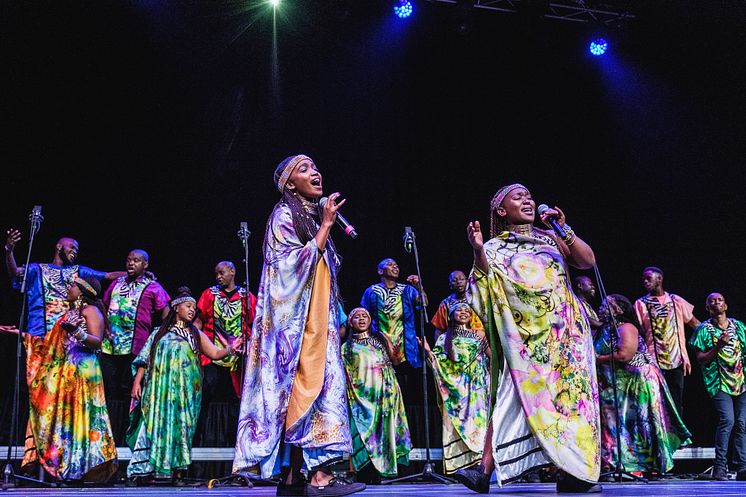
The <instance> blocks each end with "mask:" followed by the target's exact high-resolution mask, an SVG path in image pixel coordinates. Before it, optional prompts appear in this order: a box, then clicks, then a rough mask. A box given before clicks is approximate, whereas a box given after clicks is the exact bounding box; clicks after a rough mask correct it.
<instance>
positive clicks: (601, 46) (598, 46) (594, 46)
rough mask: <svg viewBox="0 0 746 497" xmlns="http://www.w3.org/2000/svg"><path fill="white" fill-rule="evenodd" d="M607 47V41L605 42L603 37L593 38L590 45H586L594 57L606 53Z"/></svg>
mask: <svg viewBox="0 0 746 497" xmlns="http://www.w3.org/2000/svg"><path fill="white" fill-rule="evenodd" d="M608 49H609V42H607V41H606V40H604V39H603V38H596V39H595V40H592V41H591V43H590V45H588V51H589V52H590V53H591V55H593V56H596V57H601V56H602V55H603V54H605V53H606V51H607V50H608Z"/></svg>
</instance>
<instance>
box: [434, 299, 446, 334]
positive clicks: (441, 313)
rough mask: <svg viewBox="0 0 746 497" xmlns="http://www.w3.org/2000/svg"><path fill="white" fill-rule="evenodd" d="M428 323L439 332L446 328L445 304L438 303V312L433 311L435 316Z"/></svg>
mask: <svg viewBox="0 0 746 497" xmlns="http://www.w3.org/2000/svg"><path fill="white" fill-rule="evenodd" d="M430 322H431V323H432V324H433V326H435V327H436V328H437V329H439V330H441V331H443V330H445V329H446V328H448V310H447V309H446V303H445V302H441V303H440V305H439V306H438V310H437V311H435V315H434V316H433V318H432V319H431V320H430Z"/></svg>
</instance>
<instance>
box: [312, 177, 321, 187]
mask: <svg viewBox="0 0 746 497" xmlns="http://www.w3.org/2000/svg"><path fill="white" fill-rule="evenodd" d="M311 184H312V185H313V186H320V185H321V178H314V179H312V180H311Z"/></svg>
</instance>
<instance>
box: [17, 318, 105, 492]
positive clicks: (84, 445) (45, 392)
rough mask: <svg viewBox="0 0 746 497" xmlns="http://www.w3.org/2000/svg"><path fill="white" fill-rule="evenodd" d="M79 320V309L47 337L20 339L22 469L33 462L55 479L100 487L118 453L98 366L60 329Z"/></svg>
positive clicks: (93, 357)
mask: <svg viewBox="0 0 746 497" xmlns="http://www.w3.org/2000/svg"><path fill="white" fill-rule="evenodd" d="M79 316H80V310H79V309H73V310H71V311H68V312H67V313H66V314H65V315H64V316H63V317H61V318H60V319H59V320H58V321H57V323H56V324H55V325H54V327H53V328H52V330H51V331H50V332H49V333H48V334H47V336H46V337H35V336H31V335H28V334H24V335H23V339H24V341H25V344H26V354H27V356H28V358H27V367H26V381H27V383H28V389H29V424H28V432H27V438H26V452H25V454H24V457H23V466H26V465H28V464H30V463H32V462H34V461H37V460H38V462H39V463H41V465H42V466H43V467H44V469H45V470H46V471H47V472H48V473H49V474H51V475H52V476H53V477H55V478H58V479H60V480H87V481H97V482H103V481H106V480H108V479H109V477H110V476H111V475H112V474H114V472H115V471H116V468H117V448H116V445H115V443H114V436H113V435H112V432H111V423H110V422H109V414H108V411H107V410H106V399H105V397H104V384H103V378H102V376H101V366H100V365H99V362H98V358H97V357H96V353H95V352H94V351H93V350H91V349H89V348H88V347H86V346H85V345H83V344H81V343H79V342H78V341H77V340H76V339H74V338H73V337H72V336H71V334H70V333H68V332H67V331H65V330H64V329H63V328H62V326H61V325H60V323H61V322H63V320H64V319H65V318H69V320H71V321H73V320H75V319H77V318H78V317H79ZM81 327H82V328H83V329H85V323H84V324H83V325H81Z"/></svg>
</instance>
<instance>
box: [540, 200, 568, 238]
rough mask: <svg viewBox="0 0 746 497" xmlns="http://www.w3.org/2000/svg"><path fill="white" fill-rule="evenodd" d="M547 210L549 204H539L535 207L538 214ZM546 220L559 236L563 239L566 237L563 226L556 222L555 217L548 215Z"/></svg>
mask: <svg viewBox="0 0 746 497" xmlns="http://www.w3.org/2000/svg"><path fill="white" fill-rule="evenodd" d="M548 210H549V206H548V205H547V204H541V205H540V206H539V207H537V208H536V212H538V213H539V215H540V216H541V215H542V214H544V213H545V212H546V211H548ZM547 221H548V222H549V224H550V225H551V226H552V229H554V232H555V233H557V235H558V236H559V237H560V238H562V239H563V240H564V239H565V238H567V232H566V231H565V228H563V227H562V226H560V223H558V222H557V219H555V218H554V217H549V218H547Z"/></svg>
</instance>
